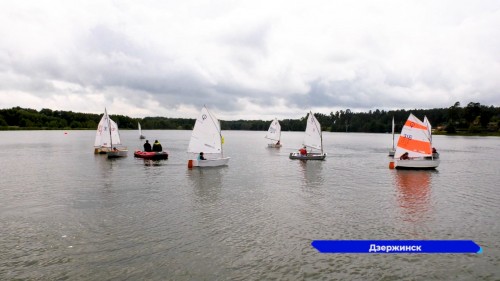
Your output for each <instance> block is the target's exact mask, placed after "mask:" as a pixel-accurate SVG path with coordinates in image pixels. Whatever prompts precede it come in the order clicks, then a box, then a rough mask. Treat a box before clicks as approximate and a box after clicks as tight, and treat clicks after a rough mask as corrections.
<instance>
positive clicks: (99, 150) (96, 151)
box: [94, 147, 111, 154]
mask: <svg viewBox="0 0 500 281" xmlns="http://www.w3.org/2000/svg"><path fill="white" fill-rule="evenodd" d="M110 150H111V149H110V148H109V147H94V154H107V153H108V151H110Z"/></svg>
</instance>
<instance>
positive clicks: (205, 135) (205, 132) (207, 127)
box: [188, 106, 229, 168]
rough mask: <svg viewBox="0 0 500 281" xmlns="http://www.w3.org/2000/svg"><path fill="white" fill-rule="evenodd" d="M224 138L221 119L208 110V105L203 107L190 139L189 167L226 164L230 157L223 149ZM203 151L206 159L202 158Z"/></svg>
mask: <svg viewBox="0 0 500 281" xmlns="http://www.w3.org/2000/svg"><path fill="white" fill-rule="evenodd" d="M222 143H223V138H222V134H221V129H220V122H219V120H218V119H217V118H216V117H215V116H214V115H213V114H212V113H210V112H209V111H208V109H207V107H206V106H203V108H202V109H201V112H200V115H199V116H198V119H196V123H195V124H194V128H193V132H192V133H191V140H190V141H189V147H188V153H189V157H190V159H189V160H188V167H189V168H192V167H217V166H225V165H227V163H228V162H229V157H224V154H223V151H222ZM201 152H203V156H204V157H205V160H200V159H199V155H200V153H201Z"/></svg>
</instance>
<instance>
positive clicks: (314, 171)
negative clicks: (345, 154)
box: [298, 160, 324, 187]
mask: <svg viewBox="0 0 500 281" xmlns="http://www.w3.org/2000/svg"><path fill="white" fill-rule="evenodd" d="M298 162H299V169H300V171H301V174H302V176H303V177H302V182H303V184H304V186H306V187H315V186H320V185H321V184H323V176H322V171H323V164H324V163H323V161H306V160H298Z"/></svg>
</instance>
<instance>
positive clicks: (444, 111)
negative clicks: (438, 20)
mask: <svg viewBox="0 0 500 281" xmlns="http://www.w3.org/2000/svg"><path fill="white" fill-rule="evenodd" d="M410 113H413V114H414V115H415V116H417V117H418V118H419V119H421V120H422V119H423V118H424V116H427V118H428V119H429V120H430V122H431V124H432V126H433V129H434V130H435V133H442V134H457V133H458V134H479V135H481V134H482V135H500V131H499V128H500V107H494V106H485V105H481V104H480V103H478V102H469V103H468V104H467V105H466V106H461V104H460V103H459V102H456V103H455V104H453V105H452V106H450V107H448V108H434V109H413V110H404V109H401V110H389V111H385V110H378V109H377V110H374V111H372V110H370V111H368V112H352V111H351V110H350V109H346V110H339V111H336V112H335V113H334V112H331V113H330V114H328V115H327V114H322V113H315V114H314V115H315V116H316V118H317V119H318V121H319V122H320V123H321V127H322V130H324V131H330V132H363V133H386V132H391V130H392V118H393V117H394V120H395V123H396V132H400V131H401V128H402V126H403V124H404V122H405V121H406V119H407V118H408V116H409V114H410ZM101 117H102V114H91V113H79V112H72V111H61V110H52V109H47V108H44V109H41V110H40V111H37V110H35V109H29V108H21V107H13V108H9V109H0V130H70V129H75V130H76V129H89V130H90V129H96V128H97V124H98V123H99V121H100V119H101ZM110 117H111V119H113V120H114V121H115V122H116V123H117V124H118V126H119V128H120V129H131V130H132V129H137V123H138V122H140V123H141V127H142V129H146V130H154V129H156V130H177V129H178V130H191V129H192V128H193V126H194V123H195V119H189V118H168V117H145V118H131V117H128V116H124V115H110ZM306 120H307V114H306V115H305V116H304V117H302V118H300V119H283V120H279V122H280V124H281V129H282V131H304V130H305V126H306ZM270 122H271V120H227V121H226V120H221V126H222V129H223V130H252V131H266V130H267V129H268V128H269V124H270Z"/></svg>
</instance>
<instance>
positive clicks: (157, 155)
mask: <svg viewBox="0 0 500 281" xmlns="http://www.w3.org/2000/svg"><path fill="white" fill-rule="evenodd" d="M134 157H138V158H144V159H153V160H162V159H168V153H167V152H165V151H162V152H153V151H152V152H146V151H140V150H136V151H135V152H134Z"/></svg>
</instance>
